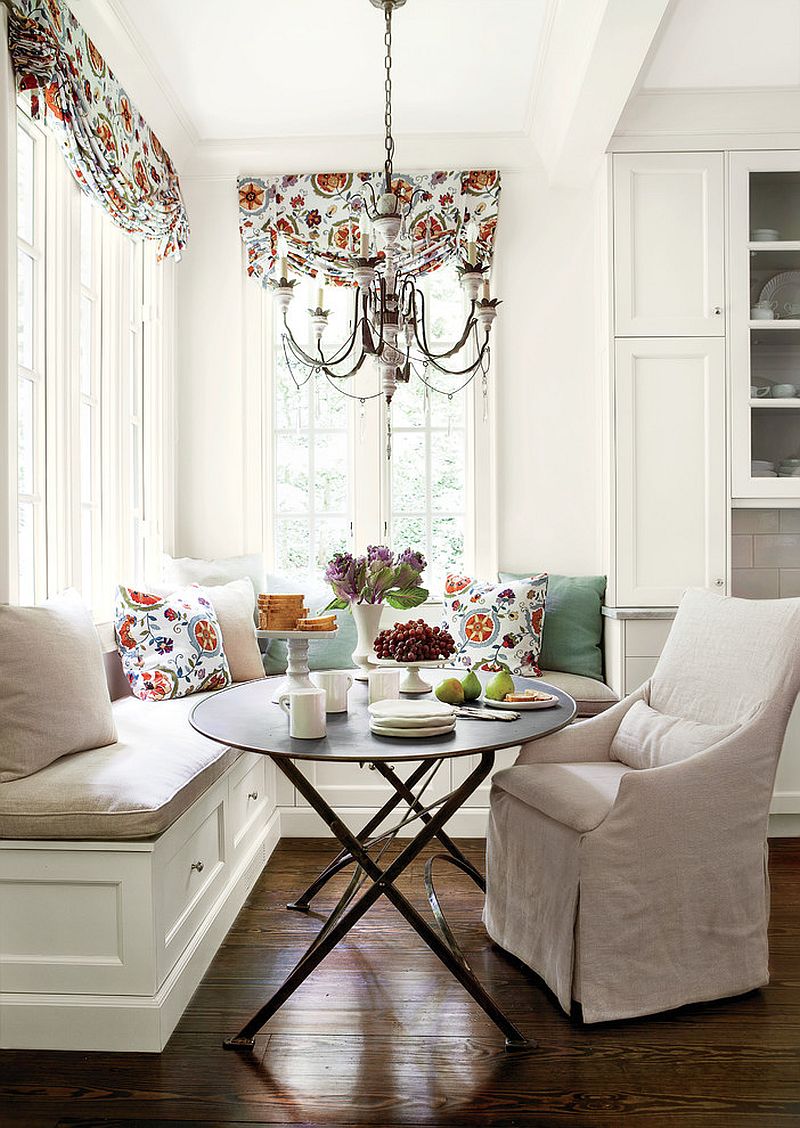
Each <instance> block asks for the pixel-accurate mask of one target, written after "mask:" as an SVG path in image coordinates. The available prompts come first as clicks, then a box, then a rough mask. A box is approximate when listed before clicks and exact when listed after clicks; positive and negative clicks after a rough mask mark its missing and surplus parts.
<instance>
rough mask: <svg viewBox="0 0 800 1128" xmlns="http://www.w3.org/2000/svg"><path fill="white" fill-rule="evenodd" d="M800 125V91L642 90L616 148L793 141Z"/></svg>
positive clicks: (614, 141)
mask: <svg viewBox="0 0 800 1128" xmlns="http://www.w3.org/2000/svg"><path fill="white" fill-rule="evenodd" d="M798 122H800V87H795V86H791V87H760V88H750V89H745V88H738V89H714V90H690V89H681V90H661V89H659V90H642V91H640V92H639V93H638V94H637V95H635V97H633V98H631V100H630V101H629V103H628V105H627V106H626V107H625V110H624V111H623V113H622V116H621V117H620V120H619V122H618V124H617V128H616V130H615V132H614V137H613V138H612V148H613V147H616V145H617V142H619V141H620V140H621V139H626V138H631V137H637V138H659V137H661V138H667V137H700V136H702V137H717V138H721V137H755V138H758V137H767V136H769V137H775V136H779V135H786V136H787V137H793V136H796V134H797V132H798ZM739 147H741V146H739ZM756 147H757V148H762V147H763V145H761V144H757V145H756Z"/></svg>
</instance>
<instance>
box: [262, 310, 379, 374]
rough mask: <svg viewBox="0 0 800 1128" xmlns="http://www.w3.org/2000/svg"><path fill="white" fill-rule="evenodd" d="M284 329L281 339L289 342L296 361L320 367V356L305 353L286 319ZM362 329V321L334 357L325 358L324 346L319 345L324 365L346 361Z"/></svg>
mask: <svg viewBox="0 0 800 1128" xmlns="http://www.w3.org/2000/svg"><path fill="white" fill-rule="evenodd" d="M284 327H285V332H283V333H282V334H281V337H282V338H285V339H286V340H288V341H289V343H290V346H291V349H292V352H293V353H294V355H295V357H296V359H297V360H300V361H302V362H303V363H304V364H307V365H308V366H309V367H312V368H318V367H319V365H320V358H319V357H318V356H312V355H311V354H310V353H307V352H306V351H305V349H304V348H303V347H302V345H300V344H298V342H297V340H296V339H295V336H294V334H293V333H292V331H291V329H290V328H289V326H288V325H287V324H286V322H285V319H284ZM360 327H361V320H359V321H358V322H357V324H356V326H355V329H354V330H353V332H352V334H351V335H350V339H349V341H346V342H345V344H343V345H342V347H341V349H340V350H339V352H338V353H337V354H335V355H334V356H332V357H326V356H324V355H323V354H322V346H321V345H318V346H317V347H318V349H319V352H320V354H321V355H322V361H323V363H324V364H328V365H330V364H341V363H342V361H344V360H346V359H347V357H348V356H349V355H350V353H351V352H352V351H353V349H354V348H355V345H356V340H357V335H358V330H359V328H360ZM345 349H346V351H343V350H345Z"/></svg>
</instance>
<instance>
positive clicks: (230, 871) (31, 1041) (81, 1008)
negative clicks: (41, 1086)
mask: <svg viewBox="0 0 800 1128" xmlns="http://www.w3.org/2000/svg"><path fill="white" fill-rule="evenodd" d="M101 641H102V642H103V649H104V652H105V662H106V676H107V682H108V686H109V693H110V695H111V697H112V701H113V711H114V719H115V723H116V726H117V732H118V740H117V743H116V744H112V745H109V746H108V747H106V748H97V749H92V750H90V751H86V752H78V753H75V754H74V755H72V756H65V757H62V758H61V759H60V760H56V761H55V762H54V763H52V764H50V765H49V766H48V767H47V768H44V769H42V770H41V771H39V772H36V773H35V774H34V775H32V776H27V777H25V778H23V779H17V780H13V781H11V782H6V783H2V784H0V1047H21V1048H25V1047H33V1048H37V1049H66V1048H69V1049H86V1050H91V1049H106V1050H140V1051H148V1050H152V1051H157V1050H160V1049H162V1048H163V1046H164V1045H165V1044H166V1042H167V1040H168V1038H169V1036H170V1034H171V1033H172V1030H173V1028H174V1026H175V1024H176V1022H177V1021H178V1019H179V1018H180V1015H181V1013H182V1012H183V1010H184V1008H185V1007H186V1004H187V1003H188V1001H189V999H190V998H191V996H192V993H193V991H194V990H195V988H196V986H197V984H198V983H199V982H200V979H201V978H202V976H203V974H204V972H205V970H206V968H207V967H208V964H209V962H210V961H211V959H212V957H213V956H214V953H215V952H216V950H217V948H218V947H219V945H220V943H221V942H222V939H223V938H224V936H225V933H226V932H227V930H228V929H229V928H230V926H231V924H232V922H233V920H234V919H235V916H236V914H237V912H238V911H239V909H240V907H241V905H242V904H243V902H244V900H245V898H246V896H247V894H248V893H249V891H250V889H251V888H252V886H253V884H254V882H255V880H256V879H257V877H258V875H259V874H260V872H261V870H262V868H263V866H264V864H265V862H266V859H267V858H268V857H269V854H270V853H271V852H272V850H273V849H274V848H275V845H276V844H277V842H278V838H279V833H280V831H279V816H278V812H277V810H276V807H275V786H274V774H273V773H274V769H273V766H272V764H271V763H269V762H268V761H267V760H266V759H265V758H264V757H261V756H256V755H253V754H252V753H245V752H239V751H237V750H234V749H229V748H224V747H222V746H221V745H218V744H215V743H214V742H213V741H210V740H207V739H206V738H205V737H202V736H200V735H199V734H198V733H196V732H195V731H194V729H192V728H191V727H190V725H189V723H188V717H189V713H190V712H191V710H192V708H193V707H194V705H195V704H196V703H197V701H198V700H199V695H197V694H195V695H193V696H189V697H185V698H179V699H177V700H174V701H163V702H159V703H157V704H153V703H148V702H142V701H139V700H138V699H137V698H135V697H133V696H132V695H131V693H130V690H129V688H128V685H127V682H126V680H125V678H124V676H123V674H122V668H121V664H120V661H119V658H118V655H117V653H116V650H112V649H111V648H112V646H113V639H111V638H110V637H104V638H102V639H101Z"/></svg>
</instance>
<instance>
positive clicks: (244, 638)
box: [204, 576, 264, 682]
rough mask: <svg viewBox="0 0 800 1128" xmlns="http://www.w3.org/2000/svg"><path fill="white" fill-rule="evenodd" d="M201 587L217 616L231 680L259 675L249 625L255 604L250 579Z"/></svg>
mask: <svg viewBox="0 0 800 1128" xmlns="http://www.w3.org/2000/svg"><path fill="white" fill-rule="evenodd" d="M204 591H205V593H206V595H207V596H208V598H209V599H210V600H211V605H212V606H213V608H214V611H215V612H216V615H217V619H218V620H219V626H220V630H221V631H222V648H223V650H224V651H225V657H226V658H227V659H228V666H229V667H230V671H231V680H232V681H235V682H242V681H253V680H254V679H255V678H263V677H264V666H263V664H262V661H261V651H260V650H259V648H258V639H257V638H256V629H255V626H254V625H253V612H254V610H255V605H256V594H255V592H254V591H253V581H252V580H251V579H250V577H249V576H245V577H244V579H241V580H232V581H231V582H230V583H229V584H222V585H221V586H219V587H210V586H206V587H205V588H204Z"/></svg>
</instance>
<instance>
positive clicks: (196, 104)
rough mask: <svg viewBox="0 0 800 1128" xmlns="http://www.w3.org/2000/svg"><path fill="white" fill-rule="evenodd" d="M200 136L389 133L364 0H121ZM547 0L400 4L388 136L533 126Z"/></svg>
mask: <svg viewBox="0 0 800 1128" xmlns="http://www.w3.org/2000/svg"><path fill="white" fill-rule="evenodd" d="M116 6H117V7H118V8H119V9H121V10H122V12H123V13H124V16H125V17H126V21H127V22H128V24H129V25H130V26H131V27H132V30H133V32H134V35H135V38H136V39H137V40H138V45H139V47H140V48H141V49H142V50H143V53H144V54H145V55H146V56H147V57H148V59H149V62H150V65H151V69H152V70H153V71H154V72H155V73H156V74H158V75H159V80H160V82H161V85H163V86H165V87H167V88H169V89H170V92H171V96H172V99H173V101H175V102H177V103H178V105H177V106H176V108H177V109H178V110H179V112H180V113H181V116H182V117H184V119H186V120H188V122H189V124H190V128H191V130H192V132H193V133H194V134H195V137H196V138H197V139H198V140H201V141H216V140H234V139H235V140H245V139H264V138H272V137H275V138H279V137H309V136H310V137H319V136H324V135H327V134H333V135H337V136H348V135H349V136H353V135H364V134H377V133H381V132H382V129H383V108H382V99H383V73H382V68H383V13H382V12H381V11H379V10H378V9H376V8H373V7H372V5H371V4H370V3H369V0H335V2H334V0H280V2H279V0H257V2H256V3H253V0H170V2H169V3H164V0H116ZM547 10H548V0H408V3H407V4H406V5H405V6H404V7H403V8H402V9H400V10H398V11H397V12H396V13H395V16H394V51H393V54H394V68H393V76H394V129H395V133H396V134H400V135H403V134H404V135H409V134H434V135H435V134H459V133H471V134H474V133H479V134H508V133H520V132H523V131H525V130H527V129H528V128H529V127H530V120H529V115H530V106H531V98H532V93H533V89H534V83H535V79H536V75H537V67H538V60H539V56H540V51H541V47H542V39H543V35H544V28H545V23H546V20H545V15H546V12H547Z"/></svg>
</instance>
